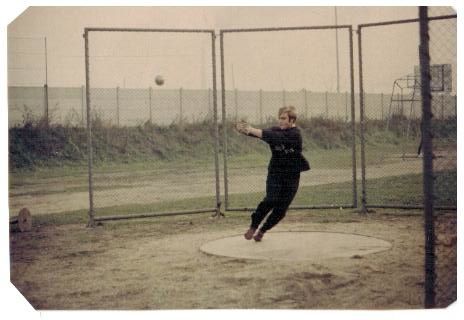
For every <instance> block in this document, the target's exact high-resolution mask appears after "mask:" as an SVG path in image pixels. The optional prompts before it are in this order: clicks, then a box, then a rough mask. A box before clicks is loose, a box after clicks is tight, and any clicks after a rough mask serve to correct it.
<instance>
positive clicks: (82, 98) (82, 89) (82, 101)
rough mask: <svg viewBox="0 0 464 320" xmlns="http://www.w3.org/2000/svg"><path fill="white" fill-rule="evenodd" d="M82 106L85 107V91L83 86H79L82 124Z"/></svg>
mask: <svg viewBox="0 0 464 320" xmlns="http://www.w3.org/2000/svg"><path fill="white" fill-rule="evenodd" d="M84 107H85V91H84V86H81V119H82V120H81V122H82V126H84V113H85V111H84Z"/></svg>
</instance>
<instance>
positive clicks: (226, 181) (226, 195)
mask: <svg viewBox="0 0 464 320" xmlns="http://www.w3.org/2000/svg"><path fill="white" fill-rule="evenodd" d="M219 37H220V39H219V44H220V55H221V92H222V97H221V98H222V131H223V135H224V137H223V142H222V143H223V150H222V153H223V154H224V206H225V210H227V209H228V208H229V177H228V175H227V153H228V150H227V116H226V81H225V77H224V63H225V61H224V32H223V31H222V30H221V32H220V35H219Z"/></svg>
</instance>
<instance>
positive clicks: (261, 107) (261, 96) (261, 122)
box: [259, 89, 263, 124]
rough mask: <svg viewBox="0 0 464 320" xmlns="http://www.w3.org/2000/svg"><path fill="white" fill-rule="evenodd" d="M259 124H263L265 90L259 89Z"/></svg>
mask: <svg viewBox="0 0 464 320" xmlns="http://www.w3.org/2000/svg"><path fill="white" fill-rule="evenodd" d="M259 124H263V90H262V89H259Z"/></svg>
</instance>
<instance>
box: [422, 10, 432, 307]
mask: <svg viewBox="0 0 464 320" xmlns="http://www.w3.org/2000/svg"><path fill="white" fill-rule="evenodd" d="M427 9H428V8H427V7H419V19H420V22H419V24H420V50H419V51H420V56H419V60H420V70H421V84H422V86H421V95H422V152H423V155H424V157H423V175H424V178H423V189H424V224H425V225H424V227H425V230H424V231H425V299H424V300H425V301H424V304H425V308H433V307H435V226H434V222H433V215H434V213H433V197H434V194H433V146H432V106H431V99H432V95H431V90H430V55H429V30H428V28H429V27H428V12H427Z"/></svg>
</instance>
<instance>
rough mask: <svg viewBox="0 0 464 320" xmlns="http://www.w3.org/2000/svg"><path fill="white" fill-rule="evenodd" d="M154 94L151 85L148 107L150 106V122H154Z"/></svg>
mask: <svg viewBox="0 0 464 320" xmlns="http://www.w3.org/2000/svg"><path fill="white" fill-rule="evenodd" d="M152 94H153V88H152V87H151V86H150V87H149V88H148V107H149V108H150V124H153V110H152Z"/></svg>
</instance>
